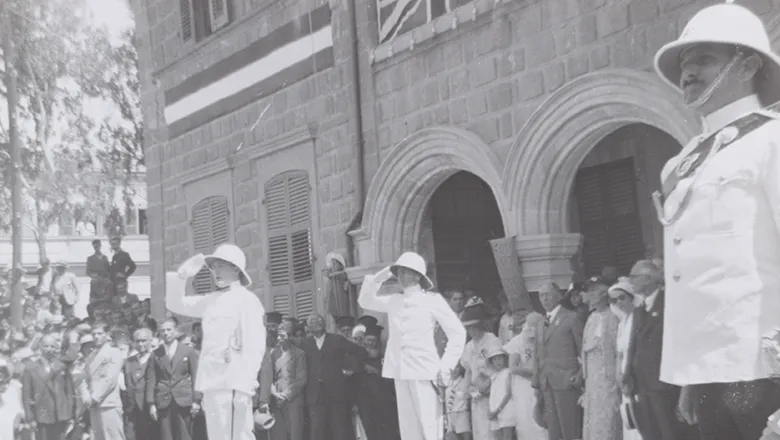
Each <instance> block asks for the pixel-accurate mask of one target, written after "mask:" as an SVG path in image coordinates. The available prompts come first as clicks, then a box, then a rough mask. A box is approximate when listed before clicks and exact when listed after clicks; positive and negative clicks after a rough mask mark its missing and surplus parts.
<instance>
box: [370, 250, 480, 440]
mask: <svg viewBox="0 0 780 440" xmlns="http://www.w3.org/2000/svg"><path fill="white" fill-rule="evenodd" d="M426 267H427V266H426V264H425V260H424V259H423V258H422V257H421V256H420V255H418V254H416V253H414V252H406V253H404V254H403V255H401V256H400V257H399V258H398V260H397V261H396V262H395V264H393V265H392V266H388V267H386V268H384V269H382V270H380V271H379V272H377V273H376V274H374V275H366V277H365V278H364V280H363V285H362V286H361V288H360V296H359V297H358V303H359V304H360V307H363V308H364V309H368V310H373V311H375V312H383V313H387V315H388V322H389V326H390V334H389V337H388V341H387V349H386V351H385V360H384V366H383V367H382V376H383V377H386V378H389V379H394V380H395V391H396V395H397V400H398V421H399V424H400V427H401V438H402V439H403V440H438V439H440V438H441V437H442V435H443V428H444V425H443V420H442V415H443V408H442V407H441V401H440V399H439V394H438V393H439V391H440V389H439V388H440V385H441V384H443V383H444V379H447V378H449V377H450V373H451V372H452V370H453V369H455V367H456V366H457V364H458V361H459V360H460V358H461V356H462V355H463V348H464V347H465V345H466V329H465V328H463V325H462V324H461V322H460V320H459V319H458V317H457V315H456V314H455V312H453V311H452V308H450V306H449V304H447V301H446V300H445V299H444V297H442V296H441V295H440V294H439V293H436V292H433V291H432V290H431V289H432V288H433V282H431V280H430V278H428V277H427V276H426V275H425V269H426ZM392 277H396V278H397V279H398V282H399V283H400V285H401V287H402V288H403V292H402V293H401V294H394V295H382V296H379V295H377V293H378V292H379V289H380V288H381V287H382V284H383V283H384V282H386V281H388V280H389V279H390V278H392ZM437 324H438V325H439V326H441V328H442V330H443V331H444V333H445V335H446V336H447V345H446V347H445V349H444V355H443V356H442V357H441V358H440V357H439V353H438V352H437V350H436V344H435V343H434V329H435V328H436V325H437Z"/></svg>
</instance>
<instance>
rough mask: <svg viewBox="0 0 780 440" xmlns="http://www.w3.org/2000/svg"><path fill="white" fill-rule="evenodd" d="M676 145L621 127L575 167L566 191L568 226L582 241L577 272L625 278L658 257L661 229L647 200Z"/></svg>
mask: <svg viewBox="0 0 780 440" xmlns="http://www.w3.org/2000/svg"><path fill="white" fill-rule="evenodd" d="M680 148H681V145H680V143H679V142H677V141H676V140H675V139H674V138H673V137H672V136H670V135H669V134H667V133H665V132H664V131H662V130H659V129H657V128H655V127H652V126H650V125H646V124H641V123H635V124H629V125H625V126H623V127H621V128H619V129H617V130H615V131H613V132H612V133H610V134H609V135H607V136H606V137H605V138H603V139H602V140H601V141H599V142H598V143H597V144H596V145H595V146H594V147H593V149H592V150H591V151H590V152H589V153H588V155H587V156H586V157H585V159H584V160H583V161H582V163H581V164H580V166H579V168H578V170H577V173H576V176H575V177H574V185H573V187H572V192H571V199H570V202H569V203H570V205H569V209H568V211H569V224H570V229H571V231H572V232H579V233H581V234H582V235H583V237H584V242H583V248H582V252H581V254H580V256H579V259H578V260H579V261H578V263H579V267H578V268H576V269H577V272H579V273H580V275H582V276H592V275H596V274H599V273H601V270H602V269H603V268H604V267H605V266H614V267H617V268H618V270H619V271H620V273H621V274H626V273H628V271H629V270H630V268H631V266H632V265H633V264H634V263H635V262H636V261H637V260H640V259H643V258H646V257H656V256H661V252H662V250H663V228H662V227H661V224H660V223H659V222H658V220H657V217H656V213H655V208H654V207H653V203H652V199H651V194H652V193H653V191H655V190H657V189H658V188H659V187H660V173H661V169H662V168H663V166H664V164H665V163H666V161H667V160H669V158H671V157H672V156H674V155H675V154H677V153H678V152H679V151H680Z"/></svg>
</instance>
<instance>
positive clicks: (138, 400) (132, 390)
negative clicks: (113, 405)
mask: <svg viewBox="0 0 780 440" xmlns="http://www.w3.org/2000/svg"><path fill="white" fill-rule="evenodd" d="M152 356H154V354H151V355H149V358H148V359H147V360H146V362H145V363H143V364H142V363H141V359H140V358H139V357H138V355H135V356H132V357H130V358H128V359H127V360H126V361H125V365H124V367H123V368H122V374H124V376H125V396H126V397H125V405H124V406H125V412H126V413H130V412H132V411H135V410H138V411H142V412H144V413H145V412H146V410H147V405H146V403H147V402H146V378H147V376H148V374H147V372H148V371H149V368H148V367H149V365H150V364H151V363H152V362H151V360H152Z"/></svg>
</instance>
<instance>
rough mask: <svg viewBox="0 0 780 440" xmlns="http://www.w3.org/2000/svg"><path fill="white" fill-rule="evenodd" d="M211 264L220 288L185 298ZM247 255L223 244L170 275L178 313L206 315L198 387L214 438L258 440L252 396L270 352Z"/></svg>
mask: <svg viewBox="0 0 780 440" xmlns="http://www.w3.org/2000/svg"><path fill="white" fill-rule="evenodd" d="M204 265H205V267H207V268H208V270H209V271H210V272H211V275H212V278H213V279H214V284H215V285H216V287H217V290H216V291H215V292H212V293H209V294H207V295H192V296H185V283H186V281H187V280H188V279H190V278H192V277H194V276H195V275H196V274H197V273H198V272H200V270H201V269H202V268H203V267H204ZM251 283H252V280H251V278H250V277H249V274H247V272H246V256H245V255H244V252H242V251H241V249H239V248H238V247H237V246H234V245H232V244H223V245H220V246H219V247H218V248H217V249H216V250H215V251H214V253H213V254H211V255H208V256H203V255H201V254H198V255H196V256H194V257H192V258H190V259H189V260H187V261H186V262H185V263H184V264H182V265H181V267H180V268H179V270H178V272H169V273H168V274H167V275H166V297H165V304H166V306H167V307H168V310H170V311H171V312H173V313H177V314H179V315H184V316H190V317H195V318H201V320H202V323H203V341H202V343H201V352H200V360H199V361H198V374H197V376H196V378H195V391H198V392H202V393H203V410H204V413H205V415H206V429H207V431H208V437H209V438H211V439H226V440H254V438H255V437H254V434H253V433H252V431H253V428H254V424H255V422H254V419H253V416H252V396H253V395H254V393H255V389H256V388H257V386H258V383H257V374H258V371H259V370H260V365H261V363H262V361H263V356H264V354H265V342H266V337H265V334H266V331H265V326H264V325H263V316H264V315H265V310H264V309H263V305H262V304H261V303H260V300H259V299H258V298H257V296H256V295H255V294H254V293H252V292H251V291H249V290H248V289H247V287H248V286H249V285H250V284H251Z"/></svg>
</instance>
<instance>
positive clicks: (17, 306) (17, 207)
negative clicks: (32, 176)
mask: <svg viewBox="0 0 780 440" xmlns="http://www.w3.org/2000/svg"><path fill="white" fill-rule="evenodd" d="M3 4H4V7H3V10H2V11H0V12H2V20H3V21H2V23H3V25H2V29H3V30H4V31H5V32H3V56H4V58H5V86H6V95H7V106H8V141H9V144H10V145H9V146H10V150H11V151H10V153H11V175H12V176H13V177H12V179H11V185H12V186H11V212H12V214H11V237H12V238H11V239H12V243H13V252H12V259H13V261H12V263H13V269H12V272H11V273H12V275H11V325H12V326H13V327H14V328H15V329H17V330H21V328H22V278H23V277H22V275H21V274H22V272H23V271H24V269H23V268H22V266H21V264H22V169H21V165H22V159H21V146H20V145H19V133H18V129H17V126H16V123H17V120H16V107H17V104H18V101H19V91H18V89H17V79H16V69H15V67H16V66H15V62H16V52H15V50H14V43H13V36H12V28H11V23H12V20H11V8H10V0H5V1H4V2H3Z"/></svg>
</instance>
